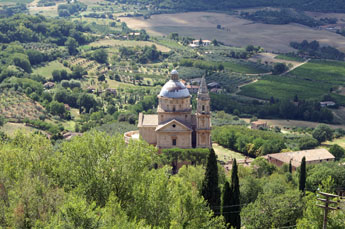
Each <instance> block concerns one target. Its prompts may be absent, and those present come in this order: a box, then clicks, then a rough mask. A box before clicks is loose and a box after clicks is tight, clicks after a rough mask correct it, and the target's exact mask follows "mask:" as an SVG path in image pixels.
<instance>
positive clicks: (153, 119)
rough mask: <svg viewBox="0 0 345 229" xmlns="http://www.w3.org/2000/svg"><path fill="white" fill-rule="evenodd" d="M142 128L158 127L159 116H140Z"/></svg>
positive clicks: (139, 123) (139, 124)
mask: <svg viewBox="0 0 345 229" xmlns="http://www.w3.org/2000/svg"><path fill="white" fill-rule="evenodd" d="M142 126H158V115H156V114H153V115H150V114H142V113H140V114H139V122H138V127H142Z"/></svg>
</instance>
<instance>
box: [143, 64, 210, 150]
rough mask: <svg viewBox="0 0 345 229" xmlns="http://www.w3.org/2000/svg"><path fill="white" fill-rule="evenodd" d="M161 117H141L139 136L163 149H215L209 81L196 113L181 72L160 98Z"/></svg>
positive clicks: (202, 85)
mask: <svg viewBox="0 0 345 229" xmlns="http://www.w3.org/2000/svg"><path fill="white" fill-rule="evenodd" d="M158 103H159V104H158V108H157V114H143V113H140V114H139V121H138V128H139V135H140V136H141V137H142V138H143V139H144V140H145V141H147V142H148V143H149V144H152V145H155V146H157V147H158V148H160V149H167V148H175V147H176V148H185V149H187V148H212V142H211V117H210V96H209V93H208V89H207V85H206V81H205V78H202V80H201V83H200V88H199V91H198V94H197V110H196V113H195V114H193V113H192V105H191V95H190V94H189V91H188V89H187V88H186V86H185V85H184V84H183V83H182V82H181V81H179V77H178V72H177V71H176V70H173V71H172V72H171V76H170V80H169V81H168V82H167V83H166V84H165V85H164V86H163V88H162V90H161V91H160V93H159V95H158Z"/></svg>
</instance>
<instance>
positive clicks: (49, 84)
mask: <svg viewBox="0 0 345 229" xmlns="http://www.w3.org/2000/svg"><path fill="white" fill-rule="evenodd" d="M54 86H55V83H53V82H47V83H45V84H43V87H44V88H45V89H51V88H53V87H54Z"/></svg>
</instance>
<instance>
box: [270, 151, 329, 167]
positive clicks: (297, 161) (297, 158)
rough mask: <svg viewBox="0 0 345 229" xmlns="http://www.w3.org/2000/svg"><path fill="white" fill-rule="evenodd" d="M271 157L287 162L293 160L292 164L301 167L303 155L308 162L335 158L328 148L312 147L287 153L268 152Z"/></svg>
mask: <svg viewBox="0 0 345 229" xmlns="http://www.w3.org/2000/svg"><path fill="white" fill-rule="evenodd" d="M269 157H271V158H274V159H277V160H279V161H282V162H284V163H286V164H288V163H290V160H291V164H292V165H293V166H295V167H299V166H300V165H301V162H302V158H303V157H305V160H306V162H312V161H320V160H326V159H334V156H333V155H332V154H331V153H330V152H329V151H328V150H326V149H311V150H301V151H295V152H287V153H274V154H268V155H267V158H269Z"/></svg>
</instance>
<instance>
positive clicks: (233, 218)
mask: <svg viewBox="0 0 345 229" xmlns="http://www.w3.org/2000/svg"><path fill="white" fill-rule="evenodd" d="M231 194H232V195H231V205H232V207H231V208H229V209H230V213H229V216H230V227H234V228H236V229H239V228H241V216H240V212H241V206H240V205H241V203H240V184H239V180H238V172H237V162H236V159H234V161H233V164H232V170H231Z"/></svg>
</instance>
